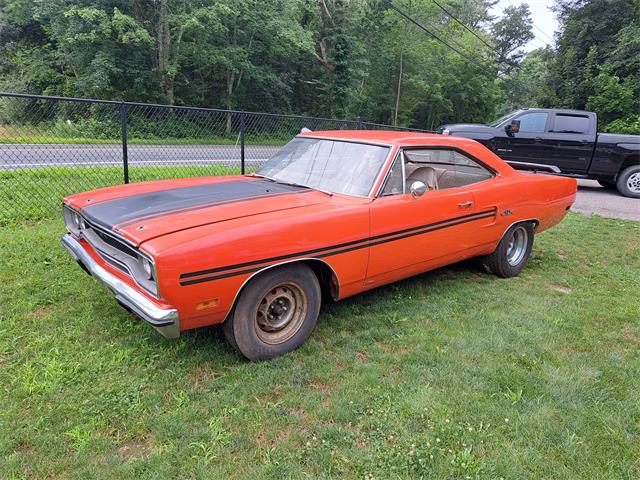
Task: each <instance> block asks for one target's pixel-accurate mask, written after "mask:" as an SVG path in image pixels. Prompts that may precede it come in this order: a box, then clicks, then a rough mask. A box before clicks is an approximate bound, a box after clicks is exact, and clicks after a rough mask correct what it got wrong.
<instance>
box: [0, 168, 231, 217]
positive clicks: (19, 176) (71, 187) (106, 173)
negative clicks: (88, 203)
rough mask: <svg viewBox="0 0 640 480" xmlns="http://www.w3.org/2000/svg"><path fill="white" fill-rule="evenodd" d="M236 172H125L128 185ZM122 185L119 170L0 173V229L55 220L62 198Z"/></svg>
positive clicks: (96, 169) (50, 169) (210, 170)
mask: <svg viewBox="0 0 640 480" xmlns="http://www.w3.org/2000/svg"><path fill="white" fill-rule="evenodd" d="M239 173H240V169H239V168H232V167H225V166H220V165H212V166H184V167H181V166H176V167H161V166H154V167H138V166H131V167H130V168H129V178H130V181H131V182H142V181H148V180H164V179H169V178H185V177H197V176H205V175H238V174H239ZM123 181H124V176H123V170H122V167H77V168H67V167H54V168H37V169H33V170H13V171H10V170H4V171H3V170H0V226H6V225H13V224H18V223H20V222H22V221H24V220H31V221H38V220H43V219H52V218H56V217H57V216H58V215H59V213H60V205H61V201H62V198H63V197H65V196H66V195H70V194H73V193H78V192H83V191H87V190H92V189H95V188H100V187H106V186H110V185H121V184H122V183H123Z"/></svg>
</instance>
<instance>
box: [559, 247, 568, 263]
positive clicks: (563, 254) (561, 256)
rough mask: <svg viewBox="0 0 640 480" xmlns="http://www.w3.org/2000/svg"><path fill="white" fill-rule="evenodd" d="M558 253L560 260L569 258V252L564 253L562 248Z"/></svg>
mask: <svg viewBox="0 0 640 480" xmlns="http://www.w3.org/2000/svg"><path fill="white" fill-rule="evenodd" d="M557 255H558V260H562V261H565V260H566V259H567V254H566V253H564V252H563V251H562V250H560V251H559V252H558V253H557Z"/></svg>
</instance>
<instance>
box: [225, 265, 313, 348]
mask: <svg viewBox="0 0 640 480" xmlns="http://www.w3.org/2000/svg"><path fill="white" fill-rule="evenodd" d="M320 301H321V291H320V284H319V283H318V279H317V278H316V276H315V274H314V273H313V271H312V270H311V269H310V268H309V267H307V266H306V265H303V264H296V265H288V266H284V267H279V268H274V269H272V270H267V271H266V272H264V273H262V274H261V275H259V276H258V277H256V278H255V279H253V280H251V282H250V283H249V284H248V285H247V286H246V288H245V289H244V290H243V291H242V293H241V294H240V297H239V298H238V303H237V305H236V307H235V310H234V312H233V314H232V315H231V317H230V318H229V319H227V321H226V322H225V323H224V324H223V331H224V334H225V336H226V337H227V340H228V341H229V343H230V344H231V345H233V346H234V347H235V348H236V349H237V350H238V351H239V352H240V353H241V354H242V355H244V356H245V357H247V358H248V359H249V360H268V359H270V358H274V357H278V356H280V355H284V354H285V353H288V352H291V351H292V350H295V349H296V348H298V347H299V346H300V345H302V344H303V343H304V342H305V340H306V339H307V338H309V335H311V332H312V331H313V328H314V327H315V324H316V321H317V319H318V314H319V312H320Z"/></svg>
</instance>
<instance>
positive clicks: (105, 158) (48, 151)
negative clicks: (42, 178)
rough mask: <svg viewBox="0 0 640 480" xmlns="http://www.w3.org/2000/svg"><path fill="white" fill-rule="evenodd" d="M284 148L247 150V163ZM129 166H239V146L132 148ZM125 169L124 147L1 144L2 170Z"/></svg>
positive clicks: (264, 146)
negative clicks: (95, 167)
mask: <svg viewBox="0 0 640 480" xmlns="http://www.w3.org/2000/svg"><path fill="white" fill-rule="evenodd" d="M279 149H280V147H277V146H269V145H254V146H246V147H245V162H246V163H247V164H251V163H260V162H264V161H265V160H267V159H269V158H270V157H271V156H272V155H273V154H274V153H276V152H277V151H278V150H279ZM128 158H129V165H132V166H136V165H153V164H161V165H187V164H188V165H239V164H240V147H239V146H235V145H129V147H128ZM117 165H122V146H121V145H95V144H92V145H51V144H0V170H17V169H19V168H42V167H64V166H69V167H71V166H73V167H91V166H117Z"/></svg>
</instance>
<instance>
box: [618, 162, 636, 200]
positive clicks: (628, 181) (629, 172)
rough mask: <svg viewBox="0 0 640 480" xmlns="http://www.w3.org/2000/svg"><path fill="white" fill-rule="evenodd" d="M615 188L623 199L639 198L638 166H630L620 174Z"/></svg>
mask: <svg viewBox="0 0 640 480" xmlns="http://www.w3.org/2000/svg"><path fill="white" fill-rule="evenodd" d="M616 186H617V187H618V191H619V192H620V193H621V194H622V195H624V196H625V197H631V198H640V165H631V166H630V167H627V168H625V169H624V170H623V171H622V172H620V174H619V175H618V180H617V182H616Z"/></svg>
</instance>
